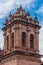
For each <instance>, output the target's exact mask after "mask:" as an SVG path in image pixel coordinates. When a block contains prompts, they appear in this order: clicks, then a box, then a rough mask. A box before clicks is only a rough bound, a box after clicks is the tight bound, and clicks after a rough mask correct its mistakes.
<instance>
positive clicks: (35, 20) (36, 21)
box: [34, 16, 39, 24]
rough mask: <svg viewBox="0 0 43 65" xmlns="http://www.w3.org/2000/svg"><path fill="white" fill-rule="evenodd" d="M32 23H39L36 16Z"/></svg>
mask: <svg viewBox="0 0 43 65" xmlns="http://www.w3.org/2000/svg"><path fill="white" fill-rule="evenodd" d="M34 23H35V24H39V22H38V18H37V16H35V18H34Z"/></svg>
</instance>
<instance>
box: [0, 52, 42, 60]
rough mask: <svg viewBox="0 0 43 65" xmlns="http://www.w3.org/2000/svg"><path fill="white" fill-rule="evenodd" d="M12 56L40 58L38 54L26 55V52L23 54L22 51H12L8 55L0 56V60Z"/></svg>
mask: <svg viewBox="0 0 43 65" xmlns="http://www.w3.org/2000/svg"><path fill="white" fill-rule="evenodd" d="M13 55H25V56H31V57H36V58H41V56H42V55H40V54H35V53H27V52H23V51H13V52H10V53H8V54H5V55H1V56H0V60H3V59H6V58H9V57H11V56H13Z"/></svg>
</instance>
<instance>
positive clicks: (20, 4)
mask: <svg viewBox="0 0 43 65" xmlns="http://www.w3.org/2000/svg"><path fill="white" fill-rule="evenodd" d="M21 2H22V0H20V8H22V3H21Z"/></svg>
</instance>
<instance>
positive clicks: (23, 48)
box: [2, 6, 41, 65]
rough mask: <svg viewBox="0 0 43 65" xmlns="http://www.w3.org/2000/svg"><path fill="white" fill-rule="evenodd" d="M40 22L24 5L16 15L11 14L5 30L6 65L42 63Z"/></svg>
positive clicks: (4, 56)
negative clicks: (32, 16)
mask: <svg viewBox="0 0 43 65" xmlns="http://www.w3.org/2000/svg"><path fill="white" fill-rule="evenodd" d="M40 28H41V27H40V26H39V22H38V19H37V17H35V18H34V20H32V19H31V17H30V14H29V13H26V12H25V10H23V8H22V6H20V8H18V9H17V12H16V13H15V14H14V15H11V13H10V15H9V17H8V19H7V20H6V22H5V26H4V28H3V31H4V55H3V56H2V62H3V64H4V65H40V55H39V29H40Z"/></svg>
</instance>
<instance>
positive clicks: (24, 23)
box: [2, 20, 41, 31]
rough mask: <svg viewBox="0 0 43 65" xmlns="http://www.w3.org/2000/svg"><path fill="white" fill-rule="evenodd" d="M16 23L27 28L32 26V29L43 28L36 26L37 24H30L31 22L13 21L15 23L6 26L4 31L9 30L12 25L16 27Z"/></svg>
mask: <svg viewBox="0 0 43 65" xmlns="http://www.w3.org/2000/svg"><path fill="white" fill-rule="evenodd" d="M16 23H18V24H23V25H26V26H31V27H34V28H39V29H40V28H41V26H39V25H35V24H33V23H29V22H26V21H18V20H16V21H13V22H11V23H10V24H8V25H7V26H5V27H4V28H3V29H2V30H3V31H4V30H6V29H8V28H9V27H11V26H12V25H14V24H16Z"/></svg>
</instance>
